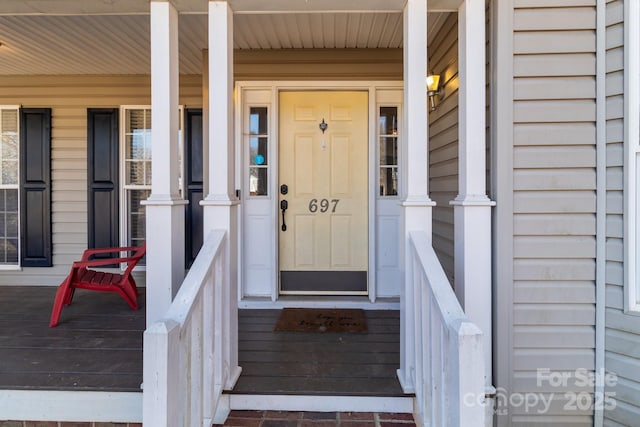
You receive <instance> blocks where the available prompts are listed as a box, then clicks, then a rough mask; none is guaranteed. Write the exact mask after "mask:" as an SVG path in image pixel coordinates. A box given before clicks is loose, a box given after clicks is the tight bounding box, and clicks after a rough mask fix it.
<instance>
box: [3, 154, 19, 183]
mask: <svg viewBox="0 0 640 427" xmlns="http://www.w3.org/2000/svg"><path fill="white" fill-rule="evenodd" d="M0 168H1V169H2V177H1V179H0V184H5V185H7V184H15V185H17V184H18V162H16V161H15V160H6V161H3V162H2V163H1V164H0Z"/></svg>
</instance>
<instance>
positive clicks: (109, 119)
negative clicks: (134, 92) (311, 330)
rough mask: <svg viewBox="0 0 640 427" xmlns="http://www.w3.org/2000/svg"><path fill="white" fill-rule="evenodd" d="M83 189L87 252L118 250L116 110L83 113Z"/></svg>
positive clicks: (96, 110) (90, 110) (100, 109)
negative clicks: (84, 155) (85, 125)
mask: <svg viewBox="0 0 640 427" xmlns="http://www.w3.org/2000/svg"><path fill="white" fill-rule="evenodd" d="M87 189H88V194H87V196H88V198H87V201H88V206H87V214H88V226H89V229H88V237H89V242H88V244H89V248H109V247H115V246H119V234H118V233H119V224H118V216H119V215H118V191H119V187H118V109H117V108H115V109H112V108H89V109H88V110H87ZM109 255H110V254H109Z"/></svg>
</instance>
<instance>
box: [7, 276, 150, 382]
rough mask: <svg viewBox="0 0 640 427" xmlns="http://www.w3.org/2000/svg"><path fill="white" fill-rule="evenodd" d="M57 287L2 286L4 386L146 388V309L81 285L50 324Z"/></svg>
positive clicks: (117, 296)
mask: <svg viewBox="0 0 640 427" xmlns="http://www.w3.org/2000/svg"><path fill="white" fill-rule="evenodd" d="M56 289H57V288H56V287H17V286H10V287H5V286H3V287H0V389H28V390H75V391H141V390H140V384H142V333H143V332H144V328H145V311H144V309H141V310H138V311H133V310H131V309H130V308H129V306H128V305H127V304H126V303H125V301H124V300H123V299H122V298H121V297H120V296H119V295H116V294H114V293H111V292H90V291H85V290H82V289H79V290H77V291H76V295H75V297H74V299H73V303H72V304H71V305H70V306H68V307H64V309H63V310H62V315H61V316H60V324H59V325H58V326H56V327H55V328H50V327H49V317H50V316H51V307H52V305H53V299H54V296H55V292H56ZM139 300H140V303H141V305H142V307H144V295H141V296H140V299H139Z"/></svg>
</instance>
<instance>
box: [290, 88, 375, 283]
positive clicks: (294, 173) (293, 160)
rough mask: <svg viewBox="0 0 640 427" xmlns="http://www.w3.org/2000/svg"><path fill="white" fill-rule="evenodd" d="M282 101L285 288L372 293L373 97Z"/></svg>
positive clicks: (327, 95) (328, 95)
mask: <svg viewBox="0 0 640 427" xmlns="http://www.w3.org/2000/svg"><path fill="white" fill-rule="evenodd" d="M279 101H280V102H279V106H280V107H279V111H280V118H279V166H278V169H279V172H278V179H279V188H278V189H279V193H280V200H279V205H278V207H279V208H280V215H279V217H280V220H279V227H280V230H279V251H280V252H279V264H280V265H279V269H280V292H281V293H283V294H287V293H298V294H300V293H303V294H352V295H353V294H366V293H367V270H368V258H369V249H368V234H369V227H368V212H369V209H368V181H367V164H368V150H367V141H368V134H367V128H368V123H367V121H368V95H367V93H366V92H333V91H322V92H320V91H314V92H281V93H280V100H279Z"/></svg>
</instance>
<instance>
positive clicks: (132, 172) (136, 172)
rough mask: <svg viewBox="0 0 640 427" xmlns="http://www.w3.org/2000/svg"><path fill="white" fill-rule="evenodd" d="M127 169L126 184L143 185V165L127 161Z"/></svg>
mask: <svg viewBox="0 0 640 427" xmlns="http://www.w3.org/2000/svg"><path fill="white" fill-rule="evenodd" d="M126 167H127V184H130V185H142V184H143V183H144V163H143V162H135V161H131V160H128V161H127V162H126Z"/></svg>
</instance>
